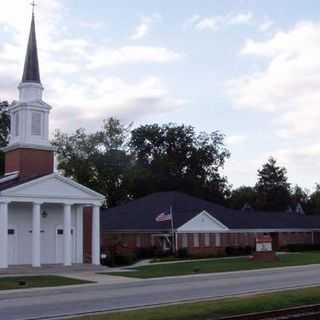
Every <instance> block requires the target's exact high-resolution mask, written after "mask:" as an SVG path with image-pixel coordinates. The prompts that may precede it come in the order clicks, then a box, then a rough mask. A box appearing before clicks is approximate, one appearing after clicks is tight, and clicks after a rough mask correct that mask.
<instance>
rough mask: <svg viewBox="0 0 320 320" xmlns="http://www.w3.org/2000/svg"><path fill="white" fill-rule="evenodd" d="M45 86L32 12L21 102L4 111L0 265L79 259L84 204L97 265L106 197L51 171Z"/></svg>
mask: <svg viewBox="0 0 320 320" xmlns="http://www.w3.org/2000/svg"><path fill="white" fill-rule="evenodd" d="M43 89H44V88H43V86H42V83H41V80H40V72H39V62H38V52H37V42H36V30H35V18H34V13H33V14H32V21H31V29H30V35H29V42H28V47H27V53H26V58H25V65H24V71H23V76H22V81H21V83H20V84H19V86H18V90H19V100H18V101H15V102H13V103H12V105H11V106H10V107H9V110H8V111H9V114H10V118H11V129H10V131H11V132H10V140H9V144H8V146H7V147H5V148H4V149H3V151H4V152H5V174H4V176H2V177H0V268H7V267H8V265H29V264H30V265H32V266H33V267H40V266H41V265H42V264H58V263H59V264H60V263H61V264H64V265H65V266H70V265H71V264H73V263H83V262H84V254H83V251H84V250H83V247H84V245H83V244H84V237H85V236H84V232H83V230H84V225H83V210H84V209H86V210H87V208H88V207H90V208H91V209H90V211H91V212H92V218H91V219H92V220H91V221H90V223H89V225H90V228H91V230H90V232H89V234H90V236H91V239H89V242H90V243H91V248H90V249H91V250H90V251H91V257H90V261H91V262H92V264H95V265H98V264H99V263H100V207H101V206H102V204H103V203H104V201H105V198H104V196H103V195H101V194H99V193H97V192H95V191H93V190H90V189H88V188H87V187H85V186H82V185H80V184H78V183H76V182H74V181H73V180H71V179H68V178H66V177H64V176H62V175H60V174H59V173H57V172H55V170H54V147H53V146H52V145H51V144H50V141H49V114H50V110H51V106H49V105H48V104H47V103H45V102H44V101H43V100H42V95H43ZM70 120H71V121H72V119H70ZM86 241H87V242H88V240H86Z"/></svg>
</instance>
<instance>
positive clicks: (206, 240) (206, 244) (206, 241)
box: [204, 233, 210, 247]
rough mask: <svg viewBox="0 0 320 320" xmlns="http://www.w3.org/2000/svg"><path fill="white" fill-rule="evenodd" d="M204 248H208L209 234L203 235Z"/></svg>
mask: <svg viewBox="0 0 320 320" xmlns="http://www.w3.org/2000/svg"><path fill="white" fill-rule="evenodd" d="M204 246H205V247H210V233H205V234H204Z"/></svg>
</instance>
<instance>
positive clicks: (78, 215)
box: [76, 205, 83, 263]
mask: <svg viewBox="0 0 320 320" xmlns="http://www.w3.org/2000/svg"><path fill="white" fill-rule="evenodd" d="M76 222H77V223H76V227H77V230H76V241H77V242H76V244H77V245H76V248H77V263H83V207H82V206H81V205H78V206H77V207H76Z"/></svg>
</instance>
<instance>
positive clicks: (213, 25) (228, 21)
mask: <svg viewBox="0 0 320 320" xmlns="http://www.w3.org/2000/svg"><path fill="white" fill-rule="evenodd" d="M252 20H253V14H252V13H251V12H245V13H238V14H227V15H224V16H207V17H201V16H200V15H194V16H192V17H191V18H190V19H188V20H187V22H186V23H185V25H186V26H191V27H193V28H194V29H196V30H199V31H204V30H210V31H217V30H219V29H221V28H222V27H225V26H228V25H243V24H245V25H247V24H250V23H251V22H252Z"/></svg>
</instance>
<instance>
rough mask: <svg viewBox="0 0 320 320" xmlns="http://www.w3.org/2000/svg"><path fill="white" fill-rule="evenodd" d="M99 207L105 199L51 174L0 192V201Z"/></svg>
mask: <svg viewBox="0 0 320 320" xmlns="http://www.w3.org/2000/svg"><path fill="white" fill-rule="evenodd" d="M1 200H2V201H9V202H12V201H19V202H30V201H34V202H37V201H38V202H47V203H70V204H72V203H77V204H96V205H101V204H102V203H103V202H104V201H105V197H104V196H103V195H102V194H100V193H97V192H95V191H93V190H91V189H89V188H87V187H85V186H83V185H81V184H79V183H77V182H75V181H73V180H72V179H69V178H66V177H64V176H62V175H60V174H58V173H52V174H50V175H46V176H43V177H40V178H37V179H33V180H31V181H28V182H25V183H20V184H18V185H14V186H12V187H8V188H6V189H4V190H2V191H0V201H1Z"/></svg>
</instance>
